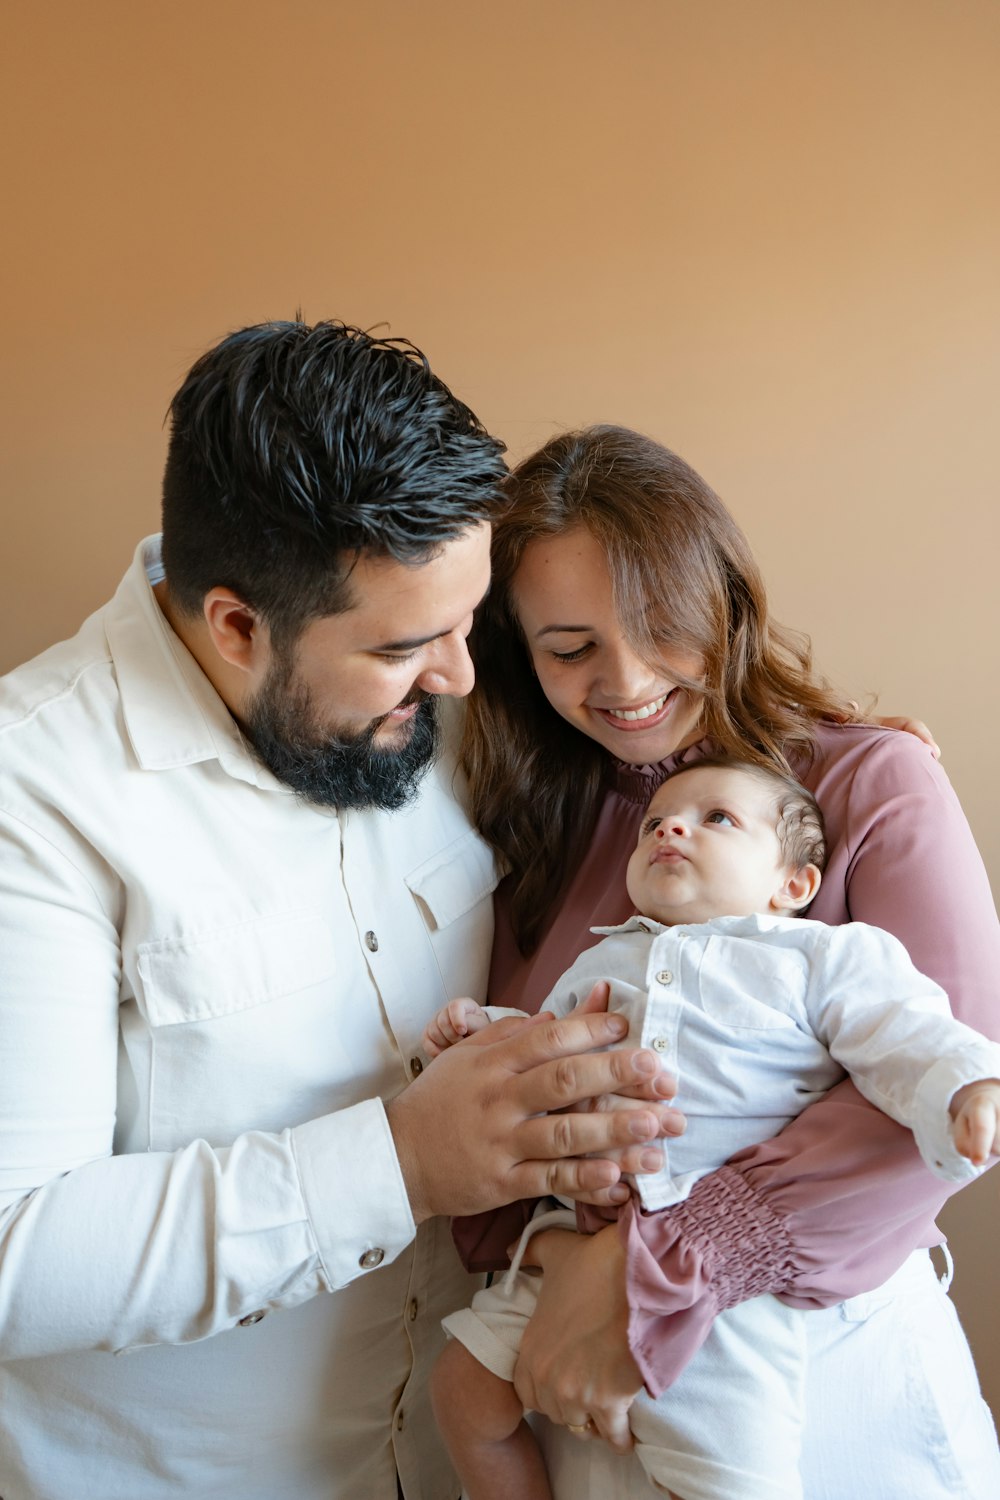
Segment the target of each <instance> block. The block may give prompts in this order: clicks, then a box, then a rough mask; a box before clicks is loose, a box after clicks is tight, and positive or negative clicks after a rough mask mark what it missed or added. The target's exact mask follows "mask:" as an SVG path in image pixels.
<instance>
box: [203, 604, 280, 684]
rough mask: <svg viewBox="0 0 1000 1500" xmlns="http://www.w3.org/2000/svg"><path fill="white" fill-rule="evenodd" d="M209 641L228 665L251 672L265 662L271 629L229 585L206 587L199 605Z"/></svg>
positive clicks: (251, 673) (253, 672)
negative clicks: (203, 597) (225, 587)
mask: <svg viewBox="0 0 1000 1500" xmlns="http://www.w3.org/2000/svg"><path fill="white" fill-rule="evenodd" d="M202 609H203V611H204V615H205V624H206V625H207V626H208V634H209V637H210V639H211V642H212V645H213V646H214V647H215V649H216V651H217V652H218V654H219V656H221V658H222V660H223V661H224V662H225V663H226V664H227V666H230V667H235V668H236V669H237V671H240V672H247V673H249V674H250V675H254V674H255V673H256V672H257V671H258V670H259V669H260V667H261V666H262V665H263V664H264V662H263V658H264V656H265V655H266V654H267V650H268V647H269V645H270V631H269V630H268V628H267V626H266V625H265V624H264V622H263V621H262V620H261V618H260V616H259V615H258V613H257V611H256V610H254V609H251V608H250V605H249V604H246V603H244V601H243V600H242V599H241V598H240V597H239V595H237V594H234V593H233V591H232V589H224V588H214V589H209V591H208V593H207V594H206V595H205V600H204V603H203V605H202Z"/></svg>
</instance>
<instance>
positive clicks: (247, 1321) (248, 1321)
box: [240, 1312, 266, 1328]
mask: <svg viewBox="0 0 1000 1500" xmlns="http://www.w3.org/2000/svg"><path fill="white" fill-rule="evenodd" d="M265 1316H266V1314H265V1313H264V1312H255V1313H247V1315H246V1317H245V1318H241V1319H240V1327H241V1328H252V1327H253V1325H254V1324H255V1323H259V1322H260V1320H261V1318H263V1317H265Z"/></svg>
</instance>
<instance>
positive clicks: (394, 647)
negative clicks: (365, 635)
mask: <svg viewBox="0 0 1000 1500" xmlns="http://www.w3.org/2000/svg"><path fill="white" fill-rule="evenodd" d="M446 634H447V631H444V630H438V631H436V632H435V634H434V635H421V636H413V638H412V639H410V640H405V641H382V642H381V643H380V644H379V645H377V646H369V647H368V650H369V651H416V649H417V647H418V646H427V645H429V644H430V642H431V641H439V640H440V639H441V637H442V636H443V635H446Z"/></svg>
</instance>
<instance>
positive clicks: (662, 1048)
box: [653, 1036, 670, 1052]
mask: <svg viewBox="0 0 1000 1500" xmlns="http://www.w3.org/2000/svg"><path fill="white" fill-rule="evenodd" d="M669 1050H670V1038H669V1037H666V1036H654V1038H653V1051H654V1052H669Z"/></svg>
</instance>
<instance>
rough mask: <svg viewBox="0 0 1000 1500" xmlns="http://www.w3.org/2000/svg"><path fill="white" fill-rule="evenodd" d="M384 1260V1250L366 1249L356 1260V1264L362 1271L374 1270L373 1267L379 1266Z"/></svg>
mask: <svg viewBox="0 0 1000 1500" xmlns="http://www.w3.org/2000/svg"><path fill="white" fill-rule="evenodd" d="M384 1260H385V1251H384V1250H366V1251H365V1253H364V1255H362V1257H361V1259H360V1260H359V1261H358V1265H359V1266H360V1267H361V1269H362V1271H374V1269H375V1267H376V1266H380V1265H381V1264H382V1262H383V1261H384Z"/></svg>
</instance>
